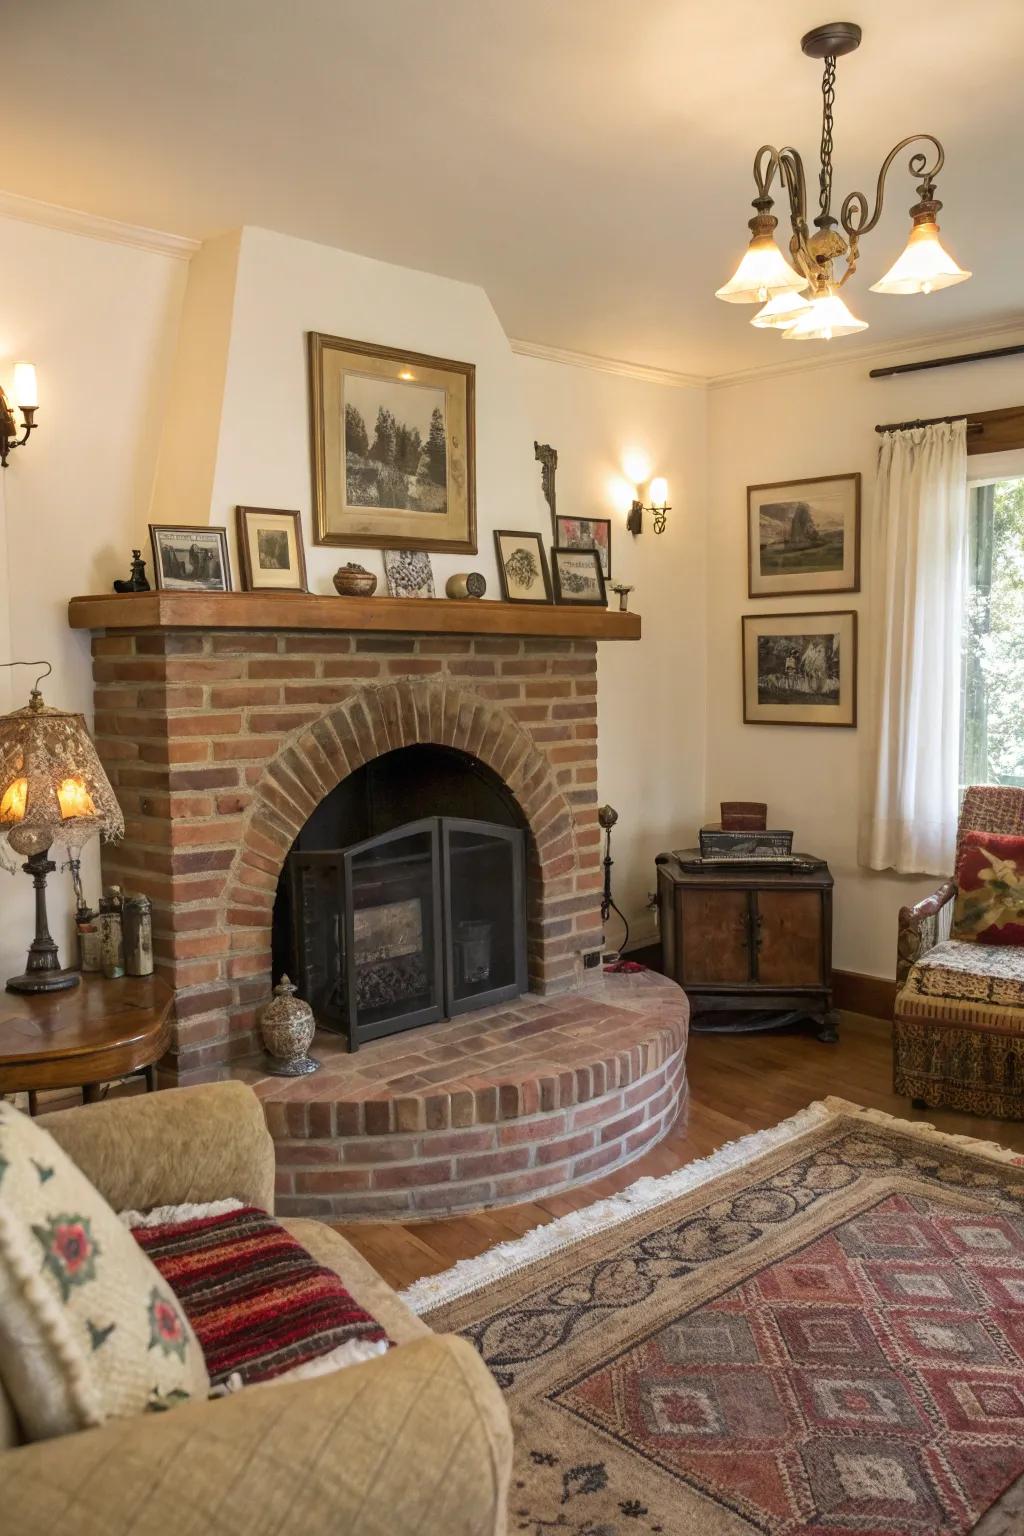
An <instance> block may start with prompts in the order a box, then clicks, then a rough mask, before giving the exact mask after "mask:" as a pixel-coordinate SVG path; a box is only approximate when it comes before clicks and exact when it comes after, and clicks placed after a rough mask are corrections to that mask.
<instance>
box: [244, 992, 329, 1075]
mask: <svg viewBox="0 0 1024 1536" xmlns="http://www.w3.org/2000/svg"><path fill="white" fill-rule="evenodd" d="M256 1022H257V1023H258V1025H259V1027H260V1034H261V1035H262V1037H263V1048H264V1050H265V1051H266V1053H267V1055H268V1056H269V1057H270V1071H271V1072H272V1073H273V1074H274V1076H275V1077H305V1076H306V1075H307V1074H308V1073H310V1072H316V1071H317V1070H318V1069H319V1067H320V1063H319V1062H318V1061H314V1059H313V1057H312V1056H309V1055H307V1054H306V1053H307V1052H308V1050H309V1047H310V1045H311V1044H312V1043H313V1035H314V1033H315V1032H316V1020H315V1018H314V1017H313V1010H312V1008H311V1007H310V1006H309V1004H308V1003H304V1002H303V1001H302V999H301V997H296V996H295V985H294V983H293V982H291V981H289V980H288V977H287V976H282V977H281V980H280V981H279V982H278V984H277V986H276V987H275V988H274V996H273V998H272V999H271V1001H270V1002H269V1003H264V1005H263V1007H262V1008H261V1009H260V1010H259V1012H258V1013H257V1015H256Z"/></svg>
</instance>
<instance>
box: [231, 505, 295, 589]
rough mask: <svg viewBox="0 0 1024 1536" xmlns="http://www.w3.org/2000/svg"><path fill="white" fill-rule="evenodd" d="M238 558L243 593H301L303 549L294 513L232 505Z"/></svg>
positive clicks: (269, 508)
mask: <svg viewBox="0 0 1024 1536" xmlns="http://www.w3.org/2000/svg"><path fill="white" fill-rule="evenodd" d="M235 517H236V519H237V531H238V559H239V563H240V565H241V567H242V588H243V590H244V591H246V592H305V591H306V590H307V587H306V552H305V550H304V549H303V547H302V524H301V522H300V519H299V514H298V512H278V511H275V510H274V509H273V508H271V507H236V508H235Z"/></svg>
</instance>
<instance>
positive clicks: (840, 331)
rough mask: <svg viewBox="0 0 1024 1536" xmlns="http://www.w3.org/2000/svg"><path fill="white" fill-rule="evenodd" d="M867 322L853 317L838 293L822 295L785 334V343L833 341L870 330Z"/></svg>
mask: <svg viewBox="0 0 1024 1536" xmlns="http://www.w3.org/2000/svg"><path fill="white" fill-rule="evenodd" d="M867 328H868V326H867V321H866V320H858V319H857V317H856V316H855V315H851V313H850V311H849V310H848V309H847V307H846V305H845V303H844V302H843V300H842V299H841V298H840V297H839V295H838V294H837V293H818V294H815V296H814V298H813V299H812V300H811V302H810V303H809V304H808V306H807V308H806V309H805V310H803V311H802V312H801V314H799V315H798V316H797V317H796V319H795V321H794V322H793V324H792V325H790V326H789V327H788V329H786V330H784V331H783V333H782V339H783V341H831V340H832V339H833V337H835V336H852V335H853V334H854V332H855V331H866V330H867Z"/></svg>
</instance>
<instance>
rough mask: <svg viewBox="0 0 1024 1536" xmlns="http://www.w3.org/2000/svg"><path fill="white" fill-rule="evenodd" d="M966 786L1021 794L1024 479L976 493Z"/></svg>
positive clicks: (967, 644) (968, 621)
mask: <svg viewBox="0 0 1024 1536" xmlns="http://www.w3.org/2000/svg"><path fill="white" fill-rule="evenodd" d="M967 580H968V592H967V602H966V609H965V623H964V668H963V708H962V731H961V772H960V782H961V784H1014V785H1019V786H1021V787H1024V477H1018V478H1013V479H1005V480H992V481H989V482H988V483H985V484H978V485H974V486H972V487H971V501H970V544H969V552H968V562H967Z"/></svg>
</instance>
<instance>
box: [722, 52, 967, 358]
mask: <svg viewBox="0 0 1024 1536" xmlns="http://www.w3.org/2000/svg"><path fill="white" fill-rule="evenodd" d="M860 39H861V30H860V28H859V27H858V26H857V25H856V24H855V23H853V22H831V23H829V24H828V25H827V26H823V27H816V28H815V29H814V31H813V32H808V33H807V35H806V36H805V37H804V38H803V39H802V40H801V47H802V48H803V51H804V53H806V54H808V55H809V56H810V57H811V58H816V59H823V60H824V75H823V78H822V86H821V90H822V128H821V149H820V164H819V171H818V177H817V180H818V212H817V214H815V216H814V218H813V220H811V221H810V222H809V214H808V198H807V175H806V172H805V170H804V162H803V160H802V158H801V156H800V154H799V153H798V151H797V150H795V149H793V148H792V147H791V146H790V145H786V146H785V147H784V148H782V149H776V148H775V146H774V145H772V144H762V146H761V148H760V149H759V150H758V151H757V154H756V155H755V156H754V186H755V189H756V192H757V195H756V197H755V198H754V199H753V208H754V217H753V218H752V219H750V220H749V226H748V227H749V229H750V233H751V239H750V244H749V246H748V249H747V251H746V253H745V254H744V256H743V259H742V260H741V262H740V264H739V266H738V267H737V269H736V271H735V273H734V274H733V276H732V277H731V278H730V279H729V281H728V282H727V283H726V284H725V285H724V286H723V287H721V288H719V289H718V290H717V292H716V297H717V298H719V299H724V300H725V302H726V303H728V304H760V305H762V306H763V307H762V308H761V309H760V310H759V311H758V313H757V314H756V315H755V316H754V318H753V320H752V321H751V324H752V325H754V326H756V327H757V329H758V330H777V331H779V332H780V333H781V334H782V335H783V336H784V337H785V339H786V340H787V341H819V340H821V341H831V340H832V339H833V337H837V336H850V335H853V334H854V332H856V331H863V330H866V329H867V322H866V321H863V320H858V319H857V318H856V317H855V316H854V315H852V314H851V313H850V311H849V309H848V308H847V306H846V304H845V303H844V302H843V300H842V299H841V298H840V296H839V289H840V288H841V287H842V286H843V284H844V283H846V282H847V280H848V279H849V278H850V277H852V276H853V274H854V272H855V271H856V270H857V263H858V259H859V256H860V241H861V239H862V238H863V236H864V235H867V234H869V233H870V232H871V230H873V229H874V228H875V226H876V225H877V223H878V221H879V219H880V217H881V214H882V206H883V199H884V195H885V184H886V177H887V175H888V173H889V170H890V168H891V167H892V165H893V162H894V161H895V160H896V159H897V157H898V156H900V155H901V154H902V153H903V152H904V150H911V148H912V147H913V152H912V153H911V154H910V155H909V159H908V162H907V166H908V169H909V171H910V174H911V176H912V177H913V178H914V179H915V180H917V181H918V186H917V189H916V190H917V201H916V202H915V203H914V205H913V207H912V208H911V209H910V216H911V231H910V238H909V240H908V242H907V245H906V248H905V249H904V251H903V253H902V255H901V256H900V257H899V258H898V260H897V261H896V262H895V263H894V265H893V266H892V267H890V269H889V271H888V272H886V274H885V276H884V277H882V278H880V279H879V280H878V282H876V283H874V284H872V292H874V293H895V294H914V293H924V294H927V293H934V292H936V291H937V290H938V289H940V288H948V287H950V286H951V285H952V284H953V283H962V282H965V281H966V280H967V278H969V277H970V275H971V274H970V272H968V271H966V270H965V269H964V268H962V267H960V266H958V265H957V263H956V262H955V261H954V260H953V258H952V256H950V255H949V253H948V252H947V251H946V250H945V249H944V248H943V245H942V242H941V241H940V239H939V226H938V223H937V222H936V219H937V215H938V212H939V210H940V209H941V207H942V204H941V203H940V202H939V200H938V198H937V197H936V195H935V178H936V177H937V176H938V174H939V172H940V171H941V170H942V167H943V165H944V163H945V151H944V149H943V147H942V145H941V143H940V142H939V140H938V139H937V138H935V136H934V135H933V134H930V133H915V134H911V135H910V136H909V138H906V139H901V140H900V142H899V143H898V144H896V145H895V146H894V147H893V148H892V149H891V150H890V151H889V153H888V154H887V155H886V157H885V159H884V160H883V162H882V166H881V169H880V170H879V173H878V180H877V185H876V188H875V198H874V205H873V206H872V205H871V204H870V203H869V201H868V198H867V197H866V196H865V194H864V193H863V192H850V193H848V194H847V196H846V197H845V198H844V199H843V202H842V205H841V207H840V210H839V217H838V218H836V217H835V216H834V215H833V213H832V134H833V126H834V124H833V106H834V103H835V81H836V59H837V58H838V57H840V56H841V55H842V54H846V53H850V52H852V51H853V50H854V49H855V48H857V47H858V46H859V44H860ZM921 146H924V147H923V148H922V147H921ZM773 189H777V190H778V191H780V192H781V193H782V194H783V195H784V196H785V198H786V201H787V203H788V206H789V222H790V230H791V234H790V239H789V250H788V254H787V253H784V252H783V250H782V249H780V247H779V245H778V244H777V242H776V238H775V230H776V227H777V225H778V222H779V221H778V219H777V218H776V217H775V215H774V214H773V212H772V209H773V208H774V206H775V198H774V197H773V195H772V192H773ZM811 223H813V226H814V228H813V232H812V230H811V227H810V224H811Z"/></svg>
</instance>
